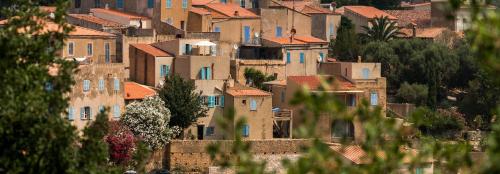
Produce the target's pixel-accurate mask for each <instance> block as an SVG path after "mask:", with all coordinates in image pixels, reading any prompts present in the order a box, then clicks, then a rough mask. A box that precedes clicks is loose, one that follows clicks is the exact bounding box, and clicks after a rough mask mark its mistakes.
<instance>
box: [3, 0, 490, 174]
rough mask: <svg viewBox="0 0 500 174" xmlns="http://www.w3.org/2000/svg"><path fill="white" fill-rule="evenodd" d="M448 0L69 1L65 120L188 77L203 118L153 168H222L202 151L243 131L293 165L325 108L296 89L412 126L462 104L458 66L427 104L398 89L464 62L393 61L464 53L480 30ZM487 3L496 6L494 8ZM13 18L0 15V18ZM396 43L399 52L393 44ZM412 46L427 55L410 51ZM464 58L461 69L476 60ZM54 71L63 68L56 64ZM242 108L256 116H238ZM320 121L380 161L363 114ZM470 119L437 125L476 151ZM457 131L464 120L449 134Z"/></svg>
mask: <svg viewBox="0 0 500 174" xmlns="http://www.w3.org/2000/svg"><path fill="white" fill-rule="evenodd" d="M445 3H447V1H441V0H432V1H422V2H420V1H419V2H402V3H401V4H399V5H398V6H399V7H398V8H393V9H388V10H385V9H378V8H376V7H374V6H364V5H342V6H341V5H340V4H337V3H325V2H321V1H320V0H96V1H93V0H72V1H71V2H70V5H69V9H68V10H67V14H66V15H65V19H66V21H67V23H68V24H70V25H71V26H72V27H73V30H72V31H71V32H69V33H68V37H67V39H66V40H65V41H64V46H63V48H62V49H61V50H60V51H59V56H60V57H62V58H63V59H65V60H68V61H74V62H76V63H77V69H78V71H77V72H76V73H75V74H74V75H73V79H74V82H75V84H74V85H73V86H72V88H71V92H70V93H68V94H67V96H68V102H69V107H68V108H67V110H66V112H65V114H63V118H65V119H66V120H68V121H69V122H70V123H71V125H73V126H75V127H76V129H77V130H78V131H83V130H84V129H85V127H86V126H87V125H89V124H90V123H92V122H94V121H95V120H97V118H98V115H99V113H100V112H101V111H105V110H106V111H107V116H108V119H109V120H112V121H116V122H119V121H120V120H121V119H123V118H124V117H125V115H127V112H131V111H129V109H133V108H134V107H136V108H137V107H138V106H139V105H134V103H135V104H137V103H140V102H142V101H148V100H150V98H151V97H154V96H159V97H160V98H161V99H162V100H164V102H165V103H163V104H165V105H167V106H169V104H168V103H167V102H168V101H170V102H177V101H183V99H179V98H177V99H175V100H174V101H172V100H165V98H168V97H172V96H175V94H169V92H172V93H174V91H173V90H174V88H175V86H169V85H172V84H177V83H189V82H191V83H192V84H194V90H193V91H192V94H193V95H194V96H195V98H196V99H197V100H199V103H201V105H200V106H201V108H199V110H198V112H197V113H202V116H199V117H198V116H197V117H194V116H190V118H189V119H191V117H192V118H193V119H194V121H193V122H191V123H190V124H189V125H186V126H178V127H176V129H178V132H177V135H175V136H174V137H172V138H171V139H169V142H168V143H166V145H165V146H164V147H161V148H158V149H156V151H155V152H153V154H152V157H151V158H150V159H148V160H147V161H148V163H147V165H146V168H147V170H153V169H158V170H160V169H162V170H168V171H178V172H200V173H224V172H228V171H222V170H221V169H220V168H219V167H218V166H217V165H216V164H215V162H214V160H213V159H211V158H210V154H209V153H207V152H206V151H205V150H206V149H207V147H208V146H209V144H212V143H217V142H218V143H222V144H226V145H230V144H231V143H232V141H233V140H235V137H239V138H241V139H242V140H243V141H246V142H250V144H251V146H252V150H251V151H252V152H251V153H253V154H254V155H256V156H257V157H258V158H259V159H263V160H264V161H267V162H268V163H269V164H272V165H270V168H269V170H282V167H283V166H280V165H278V164H276V165H275V164H274V163H279V161H280V160H281V159H286V158H289V159H293V158H297V156H300V149H301V146H302V145H304V144H308V143H311V140H310V139H308V138H310V137H303V136H301V135H300V132H301V131H303V130H302V127H304V126H305V125H308V124H309V121H307V120H308V119H310V118H312V117H316V114H314V113H308V111H309V110H308V109H310V107H309V106H307V105H301V104H295V103H296V100H297V99H296V97H297V92H298V91H305V92H307V93H308V94H310V95H315V94H319V93H327V94H330V95H331V96H333V97H334V98H335V102H338V103H340V104H341V105H342V106H345V108H344V109H345V112H346V113H357V112H358V110H357V108H358V107H360V106H368V107H369V108H372V109H375V108H377V109H380V113H381V114H382V115H383V116H384V117H385V118H387V119H394V120H396V122H397V123H398V124H399V125H401V126H403V127H405V126H407V127H410V126H409V125H411V124H409V120H411V119H410V118H411V116H412V113H414V112H416V111H421V109H420V107H421V106H428V107H430V108H433V107H434V108H433V110H437V111H440V112H439V113H440V114H443V113H451V114H449V115H453V114H456V113H458V112H460V111H461V110H460V105H458V104H457V105H454V104H453V103H454V102H457V101H458V100H461V98H464V97H461V96H467V94H469V93H472V92H470V91H469V92H461V91H463V90H466V89H468V88H467V87H462V86H467V84H469V81H466V82H456V84H458V85H455V86H452V85H448V82H449V83H452V82H455V81H453V80H456V79H458V78H456V77H460V75H458V73H456V74H457V75H456V76H453V77H455V78H453V77H452V78H447V77H444V78H443V79H439V80H437V81H438V82H437V83H438V85H436V86H437V87H436V89H434V90H435V91H437V94H434V97H435V96H438V98H437V99H435V101H434V102H435V103H434V105H430V104H428V103H429V100H431V99H428V100H425V99H419V98H418V96H417V97H414V98H411V97H407V96H404V94H405V93H404V92H402V91H403V89H401V88H403V86H405V85H408V83H411V84H409V85H408V86H410V87H409V88H410V89H411V90H418V89H417V88H418V87H419V86H418V85H417V83H418V82H419V81H418V79H419V78H427V76H426V75H425V73H426V72H428V71H427V70H428V69H429V68H435V69H439V68H441V69H443V72H444V71H445V70H449V69H453V68H454V67H452V66H449V67H446V65H441V64H439V65H438V64H423V65H422V67H418V68H417V66H416V63H414V62H415V61H422V60H427V59H426V57H427V58H429V55H430V54H426V53H428V52H425V53H422V54H424V56H423V57H424V58H423V59H419V60H408V61H409V62H411V61H413V64H407V65H406V66H405V68H406V69H404V70H405V71H404V72H403V68H401V69H398V67H395V65H394V64H390V63H388V62H390V61H388V60H387V59H384V58H386V57H390V56H400V55H399V54H400V52H403V51H401V50H402V49H403V48H402V47H403V46H401V45H405V44H406V45H407V47H405V48H408V49H409V47H413V48H417V47H418V48H422V50H424V49H427V47H426V46H427V45H432V44H441V45H443V46H442V47H436V48H437V49H436V50H434V51H439V50H440V51H443V50H449V51H450V52H451V51H452V50H453V51H455V50H460V49H459V46H457V45H460V44H462V42H461V41H462V40H463V39H464V38H465V37H466V31H467V30H468V29H469V28H470V27H471V21H472V19H470V13H471V11H472V9H470V8H469V7H468V6H466V5H465V6H463V7H461V8H460V9H459V11H458V12H456V13H454V16H453V18H452V19H449V18H447V17H446V15H447V13H446V11H445V10H444V7H445V6H446V4H445ZM40 9H41V10H42V11H44V12H46V13H47V15H49V16H50V15H54V14H53V13H55V12H56V9H55V7H51V6H41V7H40ZM487 9H489V10H492V11H494V10H496V7H495V6H493V5H492V6H488V7H487ZM9 21H10V19H4V20H1V21H0V27H2V26H5V25H7V24H8V23H9ZM379 22H383V23H379ZM380 25H382V26H380ZM373 28H383V29H382V30H384V29H385V30H390V31H383V32H386V33H383V34H387V33H389V34H387V35H384V36H378V35H377V34H379V33H376V32H377V31H378V30H377V29H373ZM43 30H44V31H56V30H58V24H55V23H52V22H50V21H49V22H45V23H44V24H43ZM349 32H352V33H354V34H355V35H356V36H359V37H360V38H361V36H366V38H365V39H367V40H369V39H374V40H377V39H378V37H382V39H381V40H377V41H382V42H386V43H383V44H381V43H373V42H372V43H370V42H371V41H367V40H363V39H361V41H360V42H361V43H363V44H364V43H366V45H369V46H367V47H365V48H363V49H361V47H360V46H359V45H361V44H359V43H352V42H349V41H348V40H347V41H346V39H348V38H349V36H347V35H348V34H349ZM354 42H358V41H354ZM344 43H345V44H344ZM370 44H371V45H370ZM410 44H415V45H418V44H420V45H418V46H413V45H410ZM408 45H410V46H408ZM342 46H344V47H342ZM370 46H371V47H370ZM398 46H401V49H399V48H398V49H399V50H396V47H398ZM382 47H384V48H391V49H392V48H394V49H395V50H396V51H394V52H395V53H392V54H391V55H390V56H385V55H383V54H385V53H384V52H382V51H380V52H377V51H379V50H381V49H382ZM418 48H417V49H418ZM457 48H458V49H457ZM429 49H430V48H429ZM370 51H373V52H370ZM391 51H392V50H391ZM415 52H416V51H415ZM444 52H446V51H444ZM372 53H373V54H372ZM378 53H379V54H378ZM439 54H440V56H446V54H445V53H441V52H440V53H439ZM450 54H451V53H450ZM464 54H465V53H464ZM464 54H460V55H458V54H457V55H458V56H457V57H459V56H463V55H464ZM413 55H420V54H412V55H408V56H413ZM377 56H380V58H377ZM384 56H385V57H384ZM454 58H456V57H454ZM408 59H409V58H408ZM443 60H444V58H443ZM446 60H448V59H446ZM457 60H458V59H457ZM450 61H451V60H450ZM453 61H455V59H454V60H453ZM460 61H461V59H460ZM457 62H458V61H455V62H454V63H455V64H457V65H456V66H463V64H466V63H467V62H465V63H463V62H459V63H457ZM401 64H404V63H400V64H398V66H401V67H404V66H403V65H401ZM458 64H460V65H458ZM413 65H415V66H414V67H411V66H413ZM433 65H434V66H433ZM408 66H410V67H408ZM438 66H439V67H438ZM441 66H444V67H441ZM419 68H420V69H419ZM441 69H439V70H437V71H440V70H441ZM457 69H458V70H457ZM461 69H462V67H459V68H455V71H461ZM398 70H401V71H398ZM406 70H407V71H406ZM50 71H51V72H50V73H53V74H57V72H58V69H57V68H51V69H50ZM396 71H398V73H399V74H400V75H401V76H403V75H408V76H412V78H413V79H417V80H415V81H414V82H411V81H410V80H405V79H403V78H401V77H397V78H398V80H394V79H396V77H394V74H395V72H396ZM450 71H451V70H450ZM471 71H472V70H471ZM415 73H418V74H415ZM420 73H421V74H420ZM436 73H438V74H444V73H441V72H436ZM450 74H451V73H450ZM453 75H454V74H453ZM443 76H445V75H443ZM450 76H451V75H450ZM179 77H180V79H176V78H179ZM462 77H463V78H466V77H465V76H462ZM468 77H469V76H467V78H468ZM166 79H167V80H166ZM471 79H472V77H471ZM445 80H448V81H445ZM456 81H458V80H456ZM406 82H408V83H406ZM429 83H430V82H429ZM429 83H423V84H424V86H425V85H427V86H425V92H426V93H425V94H424V96H425V97H426V99H427V96H431V94H428V93H431V92H432V91H433V87H432V86H431V84H429ZM414 84H415V85H414ZM439 84H441V85H439ZM462 84H463V85H462ZM460 85H462V86H460ZM421 86H422V85H421ZM186 88H188V87H186ZM443 88H445V89H443ZM168 89H171V90H172V91H168ZM176 89H177V88H176ZM448 89H449V90H448ZM186 90H187V89H186ZM442 91H445V92H442ZM175 92H179V91H175ZM410 93H411V92H410ZM415 93H417V92H415ZM190 94H191V93H190ZM180 95H181V94H179V96H180ZM197 95H199V96H197ZM415 95H418V94H415ZM409 98H411V99H409ZM429 98H430V97H429ZM465 98H467V97H465ZM194 103H197V102H194ZM449 103H452V104H449ZM182 104H183V103H176V104H170V106H179V107H180V105H182ZM142 106H146V107H147V106H148V105H142ZM150 106H151V107H152V105H150ZM445 106H449V107H445ZM183 107H194V106H191V105H189V106H183ZM436 108H437V109H436ZM450 108H451V109H450ZM457 108H458V109H457ZM167 109H170V111H168V113H169V114H170V113H172V116H171V118H170V121H171V122H172V121H173V120H174V117H175V116H176V115H174V113H177V111H174V110H172V109H171V108H167ZM457 110H458V111H457ZM232 111H234V113H235V115H234V116H233V115H232ZM437 111H436V112H437ZM441 111H442V112H441ZM459 114H462V115H467V114H468V113H467V112H461V113H459ZM443 115H446V114H443ZM471 115H472V114H471ZM477 115H479V114H477ZM474 116H475V115H474ZM232 117H234V118H232ZM449 117H453V116H449ZM222 118H232V119H230V120H229V121H230V122H229V123H228V124H227V125H223V124H221V123H220V121H219V120H221V119H222ZM446 118H448V116H447V117H446ZM487 118H490V119H492V117H487ZM176 119H179V118H176ZM240 119H245V120H246V122H245V123H243V124H239V122H238V120H240ZM317 119H318V120H319V121H318V122H316V123H315V124H314V125H315V127H314V129H315V132H316V133H317V138H319V139H320V140H321V141H322V142H324V143H325V144H327V145H328V147H329V150H330V151H331V152H332V153H334V154H335V155H337V156H339V157H340V158H341V159H343V160H345V161H348V162H349V163H351V164H353V165H360V166H362V165H364V164H367V163H369V162H370V161H367V160H364V158H363V157H364V156H365V155H366V152H364V151H363V148H362V147H361V145H360V144H361V143H362V142H363V141H365V139H366V137H367V132H365V130H366V129H365V128H364V126H363V120H362V119H359V118H354V119H350V120H342V119H336V118H335V116H332V115H331V114H329V113H322V114H318V116H317ZM453 119H455V118H453ZM472 119H476V117H474V118H470V119H469V118H468V117H465V116H464V118H463V119H458V120H459V121H455V122H458V123H457V124H460V125H459V126H456V127H453V126H455V125H453V124H454V123H455V122H453V123H452V124H447V125H444V126H445V127H446V126H449V125H451V127H446V128H444V129H438V128H436V129H435V131H436V132H440V131H441V130H443V135H440V136H442V137H446V138H445V139H447V140H450V141H457V140H458V139H460V140H464V141H468V142H470V143H471V145H472V146H473V147H474V148H473V149H474V150H473V151H474V152H471V153H474V154H472V155H473V156H474V155H476V154H480V153H481V151H482V150H481V137H482V136H481V135H484V131H481V130H489V127H488V128H485V127H484V126H483V125H479V126H476V127H474V126H472V122H471V123H469V120H472ZM463 120H465V121H463ZM484 122H488V123H489V120H483V122H482V123H484ZM479 124H480V123H479ZM172 126H173V125H172ZM228 126H229V127H228ZM418 126H420V125H418ZM418 128H419V129H420V128H422V127H418ZM448 128H449V129H448ZM447 129H448V130H455V129H457V131H444V130H447ZM130 130H132V132H134V130H135V129H134V128H130ZM421 130H422V129H421ZM425 130H431V131H432V130H434V129H433V128H426V129H425ZM153 133H154V132H153ZM433 133H434V132H432V133H431V134H433ZM409 134H411V135H405V136H415V135H414V134H415V133H414V132H413V133H409ZM424 134H429V132H424ZM444 134H446V135H444ZM240 136H241V137H240ZM464 137H465V138H464ZM344 146H345V147H346V148H344ZM418 150H419V149H414V148H412V147H407V148H406V149H403V150H402V151H404V152H416V153H418ZM403 163H405V165H410V162H403ZM439 167H440V166H438V165H437V166H436V165H434V161H433V160H427V161H426V163H425V164H424V165H421V166H419V167H417V168H415V169H414V171H410V170H406V169H400V172H401V173H418V174H420V173H434V171H436V168H439ZM229 173H230V172H229ZM279 173H283V172H282V171H281V172H279Z"/></svg>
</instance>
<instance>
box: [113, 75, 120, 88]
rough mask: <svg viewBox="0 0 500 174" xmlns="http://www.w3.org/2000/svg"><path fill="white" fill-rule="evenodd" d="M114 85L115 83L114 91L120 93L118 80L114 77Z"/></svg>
mask: <svg viewBox="0 0 500 174" xmlns="http://www.w3.org/2000/svg"><path fill="white" fill-rule="evenodd" d="M114 83H115V85H114V86H115V91H120V80H119V79H118V78H116V77H115V80H114Z"/></svg>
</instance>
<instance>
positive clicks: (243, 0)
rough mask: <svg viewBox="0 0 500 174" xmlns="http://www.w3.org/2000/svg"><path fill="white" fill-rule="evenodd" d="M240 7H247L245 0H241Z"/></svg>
mask: <svg viewBox="0 0 500 174" xmlns="http://www.w3.org/2000/svg"><path fill="white" fill-rule="evenodd" d="M240 7H243V8H245V0H240Z"/></svg>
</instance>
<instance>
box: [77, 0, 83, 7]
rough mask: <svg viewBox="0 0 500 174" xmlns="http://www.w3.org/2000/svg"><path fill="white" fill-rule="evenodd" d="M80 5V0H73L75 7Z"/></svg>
mask: <svg viewBox="0 0 500 174" xmlns="http://www.w3.org/2000/svg"><path fill="white" fill-rule="evenodd" d="M81 5H82V1H81V0H75V8H80V6H81Z"/></svg>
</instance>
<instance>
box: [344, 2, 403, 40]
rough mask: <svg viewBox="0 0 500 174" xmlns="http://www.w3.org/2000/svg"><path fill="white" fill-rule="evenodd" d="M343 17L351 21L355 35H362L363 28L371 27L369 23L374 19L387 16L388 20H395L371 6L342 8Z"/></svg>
mask: <svg viewBox="0 0 500 174" xmlns="http://www.w3.org/2000/svg"><path fill="white" fill-rule="evenodd" d="M342 8H343V11H344V12H343V15H344V16H345V17H347V18H348V19H349V20H351V21H352V23H353V24H354V26H355V28H356V33H364V32H365V31H364V29H363V26H368V27H372V26H371V24H370V21H371V20H373V19H374V18H376V17H384V16H387V17H388V18H389V19H390V20H393V21H396V20H397V18H396V17H394V16H392V15H390V14H388V13H386V12H384V11H382V10H379V9H377V8H375V7H371V6H343V7H342Z"/></svg>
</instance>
